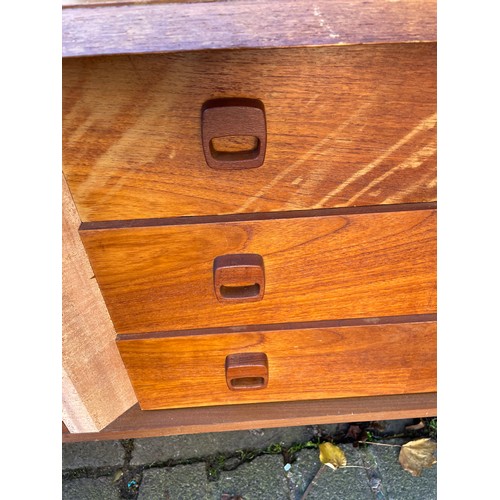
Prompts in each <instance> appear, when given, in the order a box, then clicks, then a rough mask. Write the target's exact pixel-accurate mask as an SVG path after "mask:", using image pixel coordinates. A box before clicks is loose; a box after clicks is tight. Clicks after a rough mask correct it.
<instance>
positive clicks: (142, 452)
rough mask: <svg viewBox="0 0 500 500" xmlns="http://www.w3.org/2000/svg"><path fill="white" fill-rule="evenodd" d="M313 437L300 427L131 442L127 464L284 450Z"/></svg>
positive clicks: (304, 428) (311, 432) (305, 427)
mask: <svg viewBox="0 0 500 500" xmlns="http://www.w3.org/2000/svg"><path fill="white" fill-rule="evenodd" d="M313 437H314V434H313V428H312V427H311V426H303V427H287V428H278V429H253V430H250V431H230V432H218V433H206V434H188V435H181V436H166V437H159V438H143V439H135V440H134V450H133V452H132V459H131V462H130V464H131V465H150V464H154V463H158V462H159V463H161V462H164V461H167V460H187V459H193V458H194V459H202V458H205V457H209V456H211V455H215V454H222V455H224V454H234V453H236V452H237V451H238V450H246V449H266V448H267V447H268V446H270V445H271V444H275V443H279V444H281V446H284V447H285V446H290V445H292V444H294V443H302V442H306V441H309V440H310V439H313Z"/></svg>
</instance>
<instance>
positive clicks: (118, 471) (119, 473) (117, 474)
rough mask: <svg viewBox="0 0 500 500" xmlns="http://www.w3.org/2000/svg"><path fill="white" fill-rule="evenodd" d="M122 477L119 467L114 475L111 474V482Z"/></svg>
mask: <svg viewBox="0 0 500 500" xmlns="http://www.w3.org/2000/svg"><path fill="white" fill-rule="evenodd" d="M122 477H123V471H122V470H121V469H118V470H117V471H116V472H115V474H114V476H113V483H116V482H117V481H119V480H120V479H121V478H122Z"/></svg>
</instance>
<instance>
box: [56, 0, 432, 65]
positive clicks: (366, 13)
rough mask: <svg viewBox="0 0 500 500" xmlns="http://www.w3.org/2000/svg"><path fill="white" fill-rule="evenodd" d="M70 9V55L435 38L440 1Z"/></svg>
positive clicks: (65, 39)
mask: <svg viewBox="0 0 500 500" xmlns="http://www.w3.org/2000/svg"><path fill="white" fill-rule="evenodd" d="M63 3H64V4H66V8H64V9H63V12H62V49H63V56H83V55H98V54H127V53H128V54H130V53H147V52H168V51H182V50H200V49H223V48H244V47H247V48H250V47H254V48H262V47H292V46H314V45H336V44H339V45H340V44H342V45H345V44H359V43H382V42H383V43H393V42H420V41H435V40H436V0H399V1H396V2H395V1H387V0H335V1H331V0H316V1H315V2H310V1H309V0H279V1H278V0H271V1H270V0H229V1H227V0H216V1H203V2H200V1H195V2H193V1H189V0H186V1H183V2H181V1H177V0H175V1H163V2H158V1H151V2H144V1H143V0H133V1H126V0H125V1H123V0H110V1H108V0H94V1H92V0H63ZM110 3H115V4H116V3H121V4H122V5H109V4H110ZM71 4H73V5H72V6H71ZM79 4H90V5H88V6H86V5H83V6H82V5H79ZM106 4H108V5H106Z"/></svg>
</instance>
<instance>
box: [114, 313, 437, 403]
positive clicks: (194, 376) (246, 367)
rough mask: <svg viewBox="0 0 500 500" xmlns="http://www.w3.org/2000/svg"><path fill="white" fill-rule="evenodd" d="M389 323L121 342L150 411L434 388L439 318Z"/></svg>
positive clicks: (136, 386)
mask: <svg viewBox="0 0 500 500" xmlns="http://www.w3.org/2000/svg"><path fill="white" fill-rule="evenodd" d="M384 321H385V322H384ZM392 321H393V320H384V319H382V320H381V319H375V320H374V319H371V320H356V323H357V324H353V323H354V320H353V321H343V322H339V321H337V322H321V323H316V324H309V325H303V324H302V325H295V326H292V327H291V325H286V327H287V328H286V329H285V328H280V326H279V325H272V326H266V327H260V328H259V329H252V330H250V329H244V331H239V332H234V331H231V329H225V330H224V331H216V332H214V331H204V332H201V331H191V332H172V333H169V334H159V333H154V334H141V335H124V336H121V337H118V340H117V345H118V348H119V351H120V354H121V356H122V358H123V361H124V363H125V366H126V367H127V370H128V373H129V376H130V379H131V381H132V385H133V387H134V389H135V392H136V395H137V398H138V400H139V403H140V406H141V408H142V409H143V410H152V409H162V408H163V409H166V408H179V407H192V406H211V405H224V404H241V403H260V402H272V401H293V400H314V399H328V398H345V397H358V396H375V395H388V394H410V393H422V392H434V391H436V323H435V321H430V320H421V321H420V320H419V321H411V322H398V323H393V322H392Z"/></svg>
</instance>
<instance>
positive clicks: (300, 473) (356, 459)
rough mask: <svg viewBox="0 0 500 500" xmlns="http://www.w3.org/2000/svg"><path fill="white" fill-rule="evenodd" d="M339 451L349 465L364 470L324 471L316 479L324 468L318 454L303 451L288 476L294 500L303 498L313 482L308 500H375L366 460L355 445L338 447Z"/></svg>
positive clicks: (326, 469) (317, 451)
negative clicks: (342, 453) (364, 461)
mask: <svg viewBox="0 0 500 500" xmlns="http://www.w3.org/2000/svg"><path fill="white" fill-rule="evenodd" d="M339 447H340V449H341V450H342V451H343V452H344V454H345V456H346V459H347V465H356V466H362V467H363V468H351V467H347V468H340V469H337V470H332V469H330V468H329V467H324V468H323V469H322V470H321V472H319V473H318V474H317V475H316V473H317V472H318V471H319V470H320V469H321V467H322V463H321V462H320V460H319V450H301V451H299V452H298V453H297V459H296V461H295V462H294V463H292V464H291V468H290V470H289V471H288V473H287V478H288V482H289V486H290V492H291V498H293V499H295V500H296V499H299V498H301V497H302V495H303V494H304V492H305V490H306V488H307V487H308V486H309V484H310V483H311V481H313V484H312V486H311V488H310V489H309V492H308V494H307V499H308V500H314V499H316V500H330V499H331V500H334V499H335V500H339V499H342V500H364V499H366V500H373V494H372V492H371V488H370V485H369V482H368V476H367V472H366V470H365V469H364V463H363V456H362V455H361V454H360V452H359V451H358V450H357V449H356V448H353V446H352V445H339ZM315 475H316V477H315Z"/></svg>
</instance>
